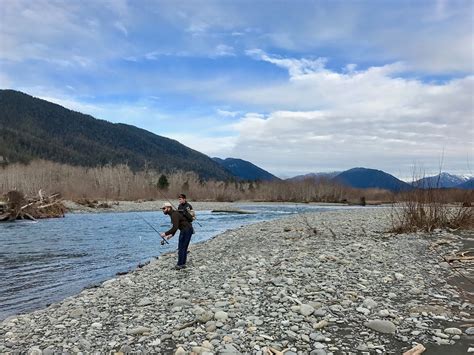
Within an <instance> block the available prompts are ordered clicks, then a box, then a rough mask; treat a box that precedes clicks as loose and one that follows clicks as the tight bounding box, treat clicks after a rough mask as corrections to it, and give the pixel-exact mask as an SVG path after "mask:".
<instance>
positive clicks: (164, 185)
mask: <svg viewBox="0 0 474 355" xmlns="http://www.w3.org/2000/svg"><path fill="white" fill-rule="evenodd" d="M169 186H170V183H169V181H168V178H167V177H166V175H164V174H161V176H160V178H159V179H158V184H157V187H158V188H159V189H160V190H167V189H168V187H169Z"/></svg>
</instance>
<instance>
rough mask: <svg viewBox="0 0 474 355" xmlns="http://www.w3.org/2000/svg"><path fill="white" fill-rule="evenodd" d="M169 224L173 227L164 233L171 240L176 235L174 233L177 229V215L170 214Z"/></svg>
mask: <svg viewBox="0 0 474 355" xmlns="http://www.w3.org/2000/svg"><path fill="white" fill-rule="evenodd" d="M171 223H173V226H172V227H171V229H170V230H169V231H167V232H165V235H166V236H169V238H171V237H172V236H173V235H174V234H175V233H176V231H177V230H178V227H179V214H177V213H172V214H171ZM169 238H168V239H169Z"/></svg>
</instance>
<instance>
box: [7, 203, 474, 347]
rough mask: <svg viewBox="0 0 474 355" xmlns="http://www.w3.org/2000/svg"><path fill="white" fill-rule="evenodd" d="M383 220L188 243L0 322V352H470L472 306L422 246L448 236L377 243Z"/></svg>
mask: <svg viewBox="0 0 474 355" xmlns="http://www.w3.org/2000/svg"><path fill="white" fill-rule="evenodd" d="M388 214H389V213H388V212H387V209H380V208H367V209H357V210H345V211H331V212H324V213H308V214H300V215H294V216H291V217H288V218H284V219H280V220H276V221H271V222H262V223H258V224H253V225H250V226H245V227H242V228H239V229H236V230H229V231H227V232H225V233H223V234H221V235H218V236H217V237H215V238H213V239H211V240H209V241H207V242H205V243H201V244H195V245H192V246H191V248H190V254H189V257H188V259H189V260H190V262H189V265H188V267H187V268H186V269H184V270H174V269H173V267H174V265H175V263H176V254H175V253H171V254H167V255H163V256H160V257H159V258H158V259H156V260H153V261H152V262H150V263H149V264H148V265H146V266H144V267H142V268H139V269H137V270H135V271H133V272H131V273H129V274H127V275H122V276H117V277H116V278H114V279H111V280H108V281H106V282H104V283H103V284H101V285H100V286H99V287H96V288H90V289H85V290H83V291H82V292H81V293H80V294H78V295H76V296H73V297H69V298H67V299H65V300H64V301H62V302H60V303H57V304H53V305H51V306H49V307H48V308H46V309H43V310H39V311H35V312H33V313H29V314H25V315H18V316H13V317H10V318H7V319H6V320H4V321H3V322H2V323H1V325H0V353H20V352H21V353H29V354H43V355H46V354H57V353H79V352H82V353H115V352H120V353H124V354H126V353H158V354H191V353H194V354H239V353H244V354H280V353H284V354H286V355H292V354H312V355H325V354H326V355H327V354H401V353H402V352H403V351H406V350H408V349H411V348H412V347H413V346H415V345H416V344H418V343H421V344H423V345H424V346H426V347H431V348H430V349H433V350H432V351H433V352H428V353H429V354H431V353H439V354H442V353H445V354H446V353H450V354H457V353H460V354H462V353H467V352H469V351H474V349H471V348H470V347H474V346H473V345H472V343H473V342H474V339H473V337H474V335H473V334H474V328H473V323H474V319H473V316H472V315H471V314H472V312H473V305H472V303H470V302H469V301H468V298H467V297H466V295H465V294H464V293H463V292H462V290H459V289H458V288H457V287H455V286H453V285H451V284H450V283H448V282H447V280H448V279H449V278H450V277H451V276H453V273H454V271H453V270H452V269H451V268H450V267H449V265H448V264H446V263H443V262H442V260H440V258H439V256H438V254H437V253H436V252H435V251H434V250H433V248H432V245H433V243H434V242H436V241H439V240H441V239H450V238H451V239H452V240H454V241H455V240H456V238H458V236H456V235H455V234H452V233H450V232H446V231H437V232H436V233H434V234H431V235H423V234H404V235H393V234H389V233H386V230H387V229H388V228H389V226H390V218H389V215H388ZM437 351H438V352H437ZM458 351H459V352H458Z"/></svg>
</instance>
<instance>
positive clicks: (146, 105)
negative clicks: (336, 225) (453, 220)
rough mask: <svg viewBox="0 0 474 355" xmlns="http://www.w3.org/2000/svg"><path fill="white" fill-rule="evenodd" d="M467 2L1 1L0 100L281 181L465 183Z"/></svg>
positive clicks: (470, 154)
mask: <svg viewBox="0 0 474 355" xmlns="http://www.w3.org/2000/svg"><path fill="white" fill-rule="evenodd" d="M473 18H474V1H471V0H465V1H464V0H462V1H458V0H449V1H448V0H446V1H445V0H419V1H403V0H382V1H380V0H373V1H368V0H367V1H362V0H349V1H337V0H335V1H314V0H313V1H307V0H248V1H247V0H232V1H231V0H218V1H214V0H202V1H201V0H187V1H175V0H173V1H171V0H170V1H165V0H156V1H155V0H133V1H132V0H129V1H127V0H81V1H79V0H35V1H32V0H2V1H1V6H0V88H2V89H14V90H20V91H23V92H25V93H28V94H30V95H33V96H36V97H40V98H43V99H46V100H49V101H52V102H55V103H58V104H60V105H63V106H65V107H67V108H70V109H73V110H76V111H79V112H82V113H86V114H90V115H92V116H94V117H96V118H100V119H105V120H108V121H111V122H121V123H127V124H131V125H135V126H138V127H140V128H144V129H146V130H149V131H151V132H153V133H155V134H158V135H161V136H165V137H170V138H173V139H176V140H177V141H179V142H180V143H182V144H184V145H186V146H188V147H191V148H193V149H195V150H198V151H200V152H202V153H204V154H207V155H209V156H211V157H220V158H227V157H233V158H240V159H245V160H249V161H251V162H252V163H254V164H256V165H258V166H260V167H262V168H263V169H265V170H268V171H269V172H271V173H273V174H275V175H277V176H279V177H291V176H295V175H300V174H307V173H312V172H330V171H342V170H346V169H350V168H353V167H366V168H374V169H380V170H384V171H386V172H388V173H391V174H393V175H395V176H397V177H399V178H402V179H409V178H411V177H412V176H413V174H421V175H430V174H436V173H437V172H439V171H440V170H443V171H447V172H450V173H454V174H474V64H473V63H474V30H473V26H474V24H473Z"/></svg>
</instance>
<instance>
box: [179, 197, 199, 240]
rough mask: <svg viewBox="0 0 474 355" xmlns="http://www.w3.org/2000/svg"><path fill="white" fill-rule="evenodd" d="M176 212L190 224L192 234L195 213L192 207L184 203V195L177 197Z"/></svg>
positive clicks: (186, 202)
mask: <svg viewBox="0 0 474 355" xmlns="http://www.w3.org/2000/svg"><path fill="white" fill-rule="evenodd" d="M178 202H179V205H178V211H180V212H181V213H182V214H183V215H184V214H186V215H185V217H186V218H187V220H188V222H189V223H191V227H192V228H193V234H194V227H193V225H192V223H193V222H192V221H193V220H194V219H196V213H195V212H194V210H193V206H191V204H190V203H189V202H188V201H186V195H185V194H179V196H178Z"/></svg>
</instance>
